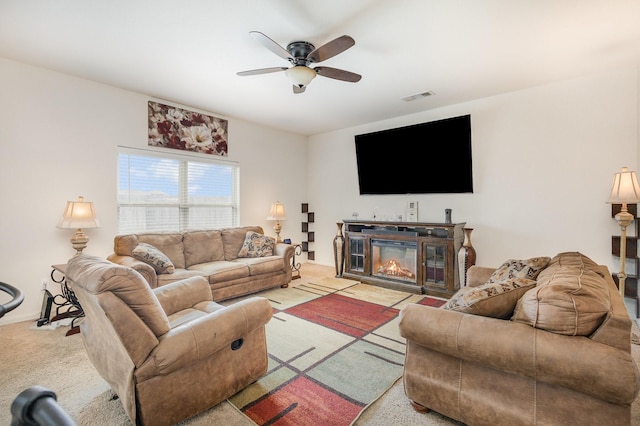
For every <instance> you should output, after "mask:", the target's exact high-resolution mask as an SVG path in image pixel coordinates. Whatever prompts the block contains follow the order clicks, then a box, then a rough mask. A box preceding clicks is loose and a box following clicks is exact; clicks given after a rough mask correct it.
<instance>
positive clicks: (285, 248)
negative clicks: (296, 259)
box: [273, 243, 294, 265]
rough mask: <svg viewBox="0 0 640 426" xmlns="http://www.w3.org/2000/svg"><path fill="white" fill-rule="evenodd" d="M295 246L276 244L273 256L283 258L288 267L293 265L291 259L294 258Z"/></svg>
mask: <svg viewBox="0 0 640 426" xmlns="http://www.w3.org/2000/svg"><path fill="white" fill-rule="evenodd" d="M293 250H294V248H293V246H292V245H291V244H285V243H276V245H275V246H274V247H273V254H275V255H276V256H282V257H283V258H284V261H285V262H287V265H290V264H291V258H292V257H293Z"/></svg>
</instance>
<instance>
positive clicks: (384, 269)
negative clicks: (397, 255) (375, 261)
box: [378, 259, 416, 278]
mask: <svg viewBox="0 0 640 426" xmlns="http://www.w3.org/2000/svg"><path fill="white" fill-rule="evenodd" d="M378 273H379V274H383V275H389V276H393V277H403V278H415V276H416V275H415V274H414V273H413V272H411V271H410V270H408V269H404V268H402V266H400V263H399V262H398V261H397V260H395V259H390V260H387V261H386V262H384V263H383V264H382V265H381V266H380V267H379V268H378Z"/></svg>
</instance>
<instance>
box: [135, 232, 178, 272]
mask: <svg viewBox="0 0 640 426" xmlns="http://www.w3.org/2000/svg"><path fill="white" fill-rule="evenodd" d="M137 236H138V242H139V243H147V244H151V245H152V246H154V247H156V248H157V249H158V250H160V251H162V252H163V253H164V254H165V255H167V257H168V258H169V259H170V260H171V262H173V265H174V266H175V267H176V269H184V268H185V267H186V266H185V263H184V244H183V243H182V232H149V233H142V234H137Z"/></svg>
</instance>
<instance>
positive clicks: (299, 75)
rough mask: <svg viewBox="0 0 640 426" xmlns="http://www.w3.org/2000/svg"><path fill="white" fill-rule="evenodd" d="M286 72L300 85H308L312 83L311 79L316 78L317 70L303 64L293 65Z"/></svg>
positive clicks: (289, 77)
mask: <svg viewBox="0 0 640 426" xmlns="http://www.w3.org/2000/svg"><path fill="white" fill-rule="evenodd" d="M284 73H285V75H286V76H287V78H288V79H289V80H291V82H293V84H295V85H296V86H298V87H305V86H306V85H308V84H309V83H311V80H313V79H314V78H316V72H315V71H314V70H313V69H311V68H309V67H304V66H302V65H296V66H295V67H291V68H289V69H287V70H286V71H285V72H284Z"/></svg>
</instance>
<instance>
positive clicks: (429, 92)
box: [402, 90, 435, 102]
mask: <svg viewBox="0 0 640 426" xmlns="http://www.w3.org/2000/svg"><path fill="white" fill-rule="evenodd" d="M433 95H435V93H433V92H432V91H431V90H429V91H428V92H423V93H418V94H417V95H411V96H407V97H406V98H402V100H403V101H405V102H409V101H415V100H416V99H420V98H426V97H428V96H433Z"/></svg>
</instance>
